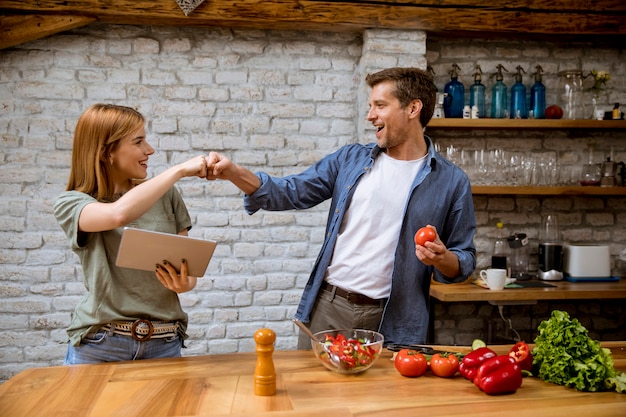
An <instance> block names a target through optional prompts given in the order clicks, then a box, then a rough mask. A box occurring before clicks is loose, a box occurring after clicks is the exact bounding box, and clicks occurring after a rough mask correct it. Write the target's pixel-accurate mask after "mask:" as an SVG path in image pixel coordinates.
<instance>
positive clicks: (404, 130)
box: [367, 81, 422, 156]
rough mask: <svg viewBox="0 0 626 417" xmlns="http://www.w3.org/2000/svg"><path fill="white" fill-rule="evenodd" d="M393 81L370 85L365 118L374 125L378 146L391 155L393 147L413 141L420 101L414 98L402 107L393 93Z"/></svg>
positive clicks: (417, 122) (417, 126)
mask: <svg viewBox="0 0 626 417" xmlns="http://www.w3.org/2000/svg"><path fill="white" fill-rule="evenodd" d="M394 88H395V84H394V82H393V81H384V82H381V83H378V84H376V85H375V86H374V87H372V91H371V93H370V101H369V106H370V109H369V112H368V113H367V120H368V121H369V122H371V123H372V124H373V125H374V127H376V139H377V141H378V146H379V147H381V148H385V149H386V150H387V153H388V154H390V156H393V153H394V148H397V147H402V146H403V145H405V144H406V143H407V142H409V141H411V142H413V140H414V138H415V133H416V128H419V127H420V125H419V120H417V115H418V114H419V110H420V109H421V105H422V104H421V101H419V100H414V101H413V102H411V103H409V105H408V106H406V107H402V105H401V103H400V100H398V98H397V97H396V96H395V95H394V94H393V92H394Z"/></svg>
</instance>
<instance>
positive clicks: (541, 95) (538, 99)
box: [530, 65, 546, 119]
mask: <svg viewBox="0 0 626 417" xmlns="http://www.w3.org/2000/svg"><path fill="white" fill-rule="evenodd" d="M535 68H536V69H537V71H536V72H534V73H533V76H534V77H535V83H534V84H533V85H532V87H530V109H531V110H532V111H533V117H534V118H535V119H545V118H546V86H545V85H543V83H542V82H541V73H542V72H543V68H541V65H537V66H536V67H535Z"/></svg>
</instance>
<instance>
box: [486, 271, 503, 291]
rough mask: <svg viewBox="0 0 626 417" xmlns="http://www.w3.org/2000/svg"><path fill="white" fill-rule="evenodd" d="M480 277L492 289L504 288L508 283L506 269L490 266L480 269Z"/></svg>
mask: <svg viewBox="0 0 626 417" xmlns="http://www.w3.org/2000/svg"><path fill="white" fill-rule="evenodd" d="M480 277H481V278H482V279H483V281H485V282H486V283H487V286H488V287H489V289H490V290H502V289H504V286H505V285H506V269H497V268H488V269H483V270H482V271H480Z"/></svg>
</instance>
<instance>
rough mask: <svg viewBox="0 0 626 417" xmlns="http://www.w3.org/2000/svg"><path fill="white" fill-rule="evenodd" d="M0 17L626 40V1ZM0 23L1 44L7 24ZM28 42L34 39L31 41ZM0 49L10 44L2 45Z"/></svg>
mask: <svg viewBox="0 0 626 417" xmlns="http://www.w3.org/2000/svg"><path fill="white" fill-rule="evenodd" d="M0 15H4V16H5V17H15V16H20V15H21V16H22V17H25V18H26V17H29V18H30V23H27V24H28V25H29V26H28V27H27V28H26V29H25V31H24V32H25V34H26V32H27V33H28V34H29V35H31V36H33V35H34V32H36V28H37V27H41V25H42V24H41V22H37V20H40V21H43V20H45V19H44V17H45V16H47V15H53V16H56V18H51V19H49V20H48V25H44V26H49V29H48V30H50V32H49V33H45V32H44V31H43V30H42V31H41V32H42V33H44V34H43V35H42V36H46V35H47V34H51V33H56V32H54V30H55V29H54V26H58V27H61V26H62V24H63V22H62V20H61V19H59V17H60V16H65V17H66V18H68V19H69V20H70V21H72V23H77V22H78V19H79V18H81V19H82V20H81V22H86V21H88V20H85V19H91V20H90V21H100V22H103V23H110V24H135V25H138V24H139V25H167V26H217V27H234V28H255V29H287V30H324V31H362V30H364V29H367V28H385V29H404V30H424V31H428V32H437V33H446V32H447V33H454V32H482V33H499V34H505V35H506V34H510V35H515V34H518V33H520V32H522V33H524V34H528V35H574V36H614V35H617V36H622V37H623V36H624V35H626V2H625V1H623V0H596V1H589V0H370V1H367V0H366V1H356V0H344V1H341V0H277V1H262V0H238V1H226V0H205V1H204V2H203V3H202V4H200V5H199V6H198V7H197V8H196V9H195V10H194V11H192V12H191V13H190V14H189V16H185V15H184V13H183V11H182V10H181V9H180V7H179V6H178V4H177V3H176V1H175V0H76V1H71V0H66V1H58V0H3V1H2V5H1V6H0ZM25 20H26V22H29V19H25ZM32 22H35V23H36V24H35V25H33V23H32ZM0 23H2V30H1V31H0V35H2V37H3V38H4V32H5V30H4V25H5V21H0ZM9 23H10V22H9ZM38 25H39V26H38ZM9 27H10V28H11V31H9V32H10V33H9V34H12V35H13V38H14V39H16V40H17V39H18V36H17V35H18V34H19V33H20V32H21V31H20V28H17V27H16V25H14V24H13V25H10V26H9ZM66 29H71V27H70V26H69V25H68V27H66ZM62 30H63V29H62ZM39 37H41V36H39ZM23 39H24V41H27V40H29V38H28V37H26V36H24V38H23ZM8 43H13V42H7V44H8ZM0 44H5V42H4V39H2V42H1V43H0ZM13 44H14V43H13Z"/></svg>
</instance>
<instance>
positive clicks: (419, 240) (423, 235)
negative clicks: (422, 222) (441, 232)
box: [414, 226, 437, 246]
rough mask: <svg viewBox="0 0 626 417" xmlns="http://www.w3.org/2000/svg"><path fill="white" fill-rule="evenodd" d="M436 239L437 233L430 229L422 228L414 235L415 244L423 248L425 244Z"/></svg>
mask: <svg viewBox="0 0 626 417" xmlns="http://www.w3.org/2000/svg"><path fill="white" fill-rule="evenodd" d="M436 238H437V233H435V231H434V230H433V228H432V227H428V226H424V227H422V228H421V229H420V230H418V231H417V233H415V237H414V240H415V244H416V245H420V246H424V244H425V243H426V242H432V241H434V240H435V239H436Z"/></svg>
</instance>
